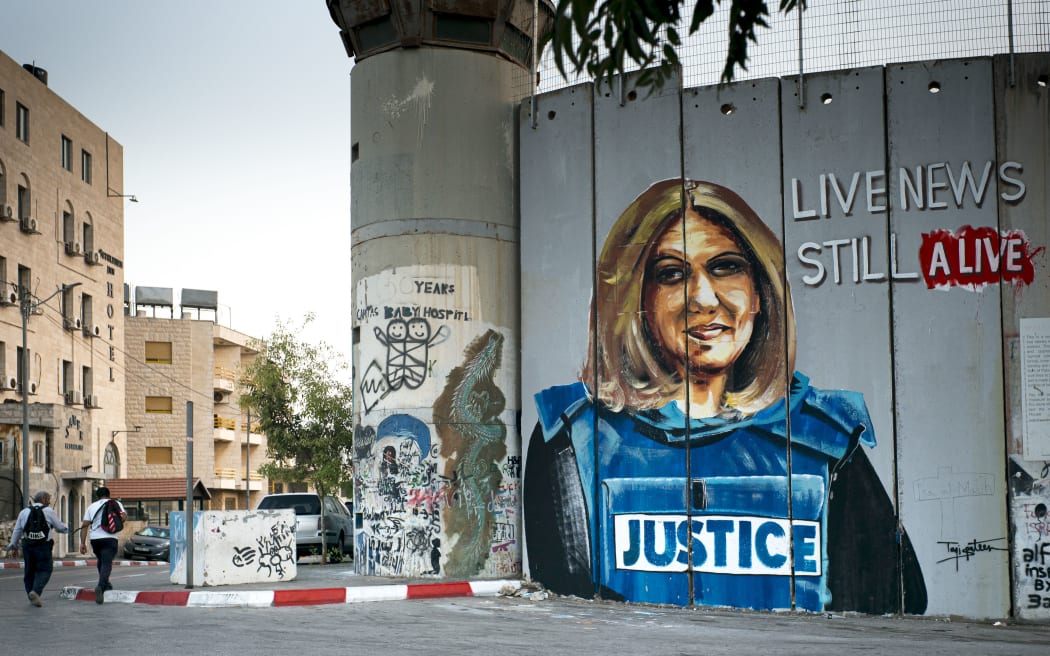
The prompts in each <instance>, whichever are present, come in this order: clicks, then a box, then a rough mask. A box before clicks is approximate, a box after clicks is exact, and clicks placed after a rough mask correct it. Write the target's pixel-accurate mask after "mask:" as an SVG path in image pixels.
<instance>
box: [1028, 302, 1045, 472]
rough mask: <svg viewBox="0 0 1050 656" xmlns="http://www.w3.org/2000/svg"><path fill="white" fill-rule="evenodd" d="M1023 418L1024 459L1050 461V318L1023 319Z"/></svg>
mask: <svg viewBox="0 0 1050 656" xmlns="http://www.w3.org/2000/svg"><path fill="white" fill-rule="evenodd" d="M1021 417H1022V422H1023V423H1022V431H1021V439H1022V441H1023V444H1024V457H1025V460H1045V459H1047V458H1050V318H1039V319H1021Z"/></svg>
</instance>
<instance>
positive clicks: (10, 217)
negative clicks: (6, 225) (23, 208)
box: [0, 203, 15, 221]
mask: <svg viewBox="0 0 1050 656" xmlns="http://www.w3.org/2000/svg"><path fill="white" fill-rule="evenodd" d="M14 220H15V208H13V207H11V206H10V205H8V204H6V203H0V221H14Z"/></svg>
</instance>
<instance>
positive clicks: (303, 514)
mask: <svg viewBox="0 0 1050 656" xmlns="http://www.w3.org/2000/svg"><path fill="white" fill-rule="evenodd" d="M258 509H259V510H294V511H295V544H296V551H297V552H298V553H297V555H299V556H302V555H308V554H318V553H320V552H321V498H320V496H318V495H317V494H314V493H312V492H291V493H288V494H269V495H267V496H265V497H263V498H262V501H260V502H259V506H258ZM324 519H325V528H326V531H325V534H326V535H325V543H326V544H327V546H328V548H329V549H332V548H337V549H340V550H342V552H343V553H344V554H353V552H354V520H353V517H351V516H350V513H349V511H347V509H346V506H344V505H343V504H342V503H341V502H340V501H339V500H338V499H336V498H335V497H330V496H326V497H325V498H324Z"/></svg>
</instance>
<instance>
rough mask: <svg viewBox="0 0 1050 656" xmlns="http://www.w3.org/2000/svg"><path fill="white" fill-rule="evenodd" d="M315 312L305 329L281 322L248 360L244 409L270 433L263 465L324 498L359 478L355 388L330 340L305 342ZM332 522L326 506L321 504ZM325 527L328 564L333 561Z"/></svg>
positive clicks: (263, 469)
mask: <svg viewBox="0 0 1050 656" xmlns="http://www.w3.org/2000/svg"><path fill="white" fill-rule="evenodd" d="M313 318H314V317H313V315H312V314H309V315H307V316H306V317H305V318H304V320H303V322H302V325H301V326H299V327H298V328H294V327H292V326H290V325H289V324H288V323H284V324H280V323H279V324H278V326H277V328H276V329H275V330H274V332H273V334H272V335H270V336H269V337H268V338H267V339H266V340H265V341H264V342H262V343H261V344H260V345H259V347H260V352H259V354H258V355H257V356H256V358H255V360H254V361H253V362H252V363H251V364H249V365H248V367H247V369H246V371H245V376H244V384H245V388H246V392H245V393H244V394H242V395H241V406H242V407H244V408H246V409H249V410H250V411H251V413H252V419H253V421H254V420H256V419H258V423H259V429H260V430H261V431H262V432H263V433H264V434H265V435H266V454H267V456H269V459H270V462H268V463H266V464H264V465H262V466H261V467H259V472H260V473H261V474H263V475H264V476H267V477H268V478H271V479H273V480H276V481H283V482H288V483H309V484H311V485H312V486H313V487H314V489H315V490H316V491H317V493H318V494H320V495H321V498H322V499H323V498H324V496H325V495H326V494H333V493H338V492H339V490H340V487H341V486H343V485H345V484H347V483H348V482H350V481H351V480H352V465H351V461H350V453H351V451H350V449H351V447H352V446H353V414H352V410H353V390H352V388H351V386H350V385H349V384H347V383H344V382H341V380H340V376H341V374H345V373H346V372H347V369H348V368H347V365H346V363H345V361H344V360H343V359H342V358H341V357H340V356H339V355H338V354H337V353H335V351H334V349H332V347H331V346H329V345H328V344H325V343H324V342H321V343H319V344H317V345H312V344H308V343H306V342H304V341H302V340H301V339H300V335H301V334H302V331H303V329H304V328H305V327H306V326H307V325H308V324H309V323H310V322H311V321H313ZM321 516H322V521H324V504H323V503H322V504H321ZM324 536H325V532H324V531H322V532H321V557H322V562H327V560H326V559H327V557H328V556H327V552H328V548H327V544H326V540H325V537H324Z"/></svg>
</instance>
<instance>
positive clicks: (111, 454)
mask: <svg viewBox="0 0 1050 656" xmlns="http://www.w3.org/2000/svg"><path fill="white" fill-rule="evenodd" d="M102 473H104V474H105V475H106V479H107V480H109V479H111V478H119V476H120V454H118V453H117V447H116V445H114V444H112V443H110V444H109V445H108V446H107V447H106V453H105V455H103V456H102Z"/></svg>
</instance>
